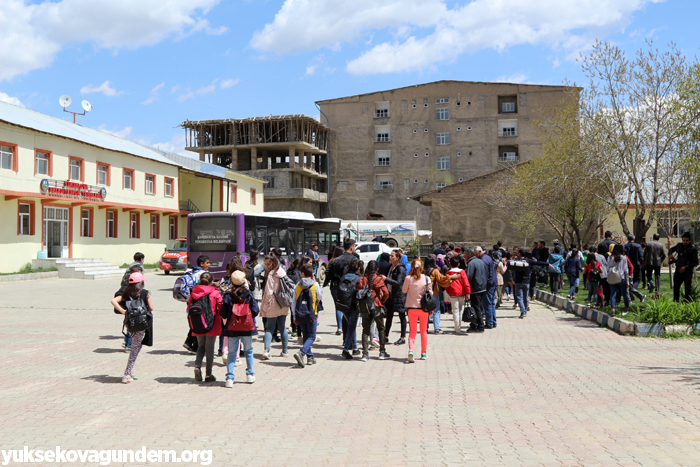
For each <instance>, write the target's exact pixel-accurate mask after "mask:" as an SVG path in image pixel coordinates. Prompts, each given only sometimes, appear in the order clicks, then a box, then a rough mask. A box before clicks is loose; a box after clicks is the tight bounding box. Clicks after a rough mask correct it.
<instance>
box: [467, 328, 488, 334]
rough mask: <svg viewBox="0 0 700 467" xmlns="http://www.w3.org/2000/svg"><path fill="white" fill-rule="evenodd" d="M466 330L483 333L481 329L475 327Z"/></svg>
mask: <svg viewBox="0 0 700 467" xmlns="http://www.w3.org/2000/svg"><path fill="white" fill-rule="evenodd" d="M467 332H468V333H483V332H484V330H483V329H476V328H469V330H467Z"/></svg>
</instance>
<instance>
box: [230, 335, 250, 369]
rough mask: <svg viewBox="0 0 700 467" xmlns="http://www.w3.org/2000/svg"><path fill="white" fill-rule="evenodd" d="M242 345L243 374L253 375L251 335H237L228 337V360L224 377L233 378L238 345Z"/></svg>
mask: <svg viewBox="0 0 700 467" xmlns="http://www.w3.org/2000/svg"><path fill="white" fill-rule="evenodd" d="M239 343H240V345H242V346H243V355H245V364H246V370H245V374H247V375H254V374H255V372H254V371H253V336H239V337H229V338H228V362H227V363H226V379H233V369H234V367H235V366H236V358H238V345H239Z"/></svg>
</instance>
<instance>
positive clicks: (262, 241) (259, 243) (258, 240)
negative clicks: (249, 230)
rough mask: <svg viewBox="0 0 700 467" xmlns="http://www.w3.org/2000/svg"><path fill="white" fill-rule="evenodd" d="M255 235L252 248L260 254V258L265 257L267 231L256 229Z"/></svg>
mask: <svg viewBox="0 0 700 467" xmlns="http://www.w3.org/2000/svg"><path fill="white" fill-rule="evenodd" d="M255 233H256V236H255V244H254V245H255V246H254V248H255V249H257V250H258V251H259V252H260V256H265V255H266V254H267V229H266V228H264V227H263V228H259V227H258V229H257V230H256V231H255Z"/></svg>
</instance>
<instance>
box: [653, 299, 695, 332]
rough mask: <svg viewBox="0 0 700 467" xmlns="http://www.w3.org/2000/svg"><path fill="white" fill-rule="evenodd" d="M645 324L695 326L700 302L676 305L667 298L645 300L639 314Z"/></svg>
mask: <svg viewBox="0 0 700 467" xmlns="http://www.w3.org/2000/svg"><path fill="white" fill-rule="evenodd" d="M639 320H640V321H642V322H645V323H661V324H663V325H664V326H667V325H669V324H697V323H700V302H689V303H676V302H674V301H673V300H671V299H670V298H669V297H667V296H661V297H660V298H659V299H657V300H647V301H646V302H644V306H643V307H641V309H640V312H639Z"/></svg>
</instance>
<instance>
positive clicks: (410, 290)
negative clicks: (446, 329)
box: [401, 258, 432, 363]
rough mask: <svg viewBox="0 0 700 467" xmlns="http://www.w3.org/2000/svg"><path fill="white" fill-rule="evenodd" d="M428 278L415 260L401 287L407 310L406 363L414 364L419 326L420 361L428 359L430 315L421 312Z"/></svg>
mask: <svg viewBox="0 0 700 467" xmlns="http://www.w3.org/2000/svg"><path fill="white" fill-rule="evenodd" d="M430 288H431V283H430V278H429V277H427V276H425V275H424V274H423V263H422V262H421V260H420V259H418V258H416V259H414V260H413V261H412V262H411V274H409V275H408V276H406V280H405V281H404V283H403V286H402V287H401V291H402V292H403V293H405V294H406V308H407V309H408V321H409V323H410V332H409V334H408V363H413V362H414V357H413V349H414V348H415V346H416V333H417V331H418V326H419V325H420V347H421V354H420V358H421V360H427V358H428V318H429V316H430V313H432V312H430V313H429V312H427V311H423V309H422V308H421V300H422V298H423V295H425V292H426V291H428V290H430Z"/></svg>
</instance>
